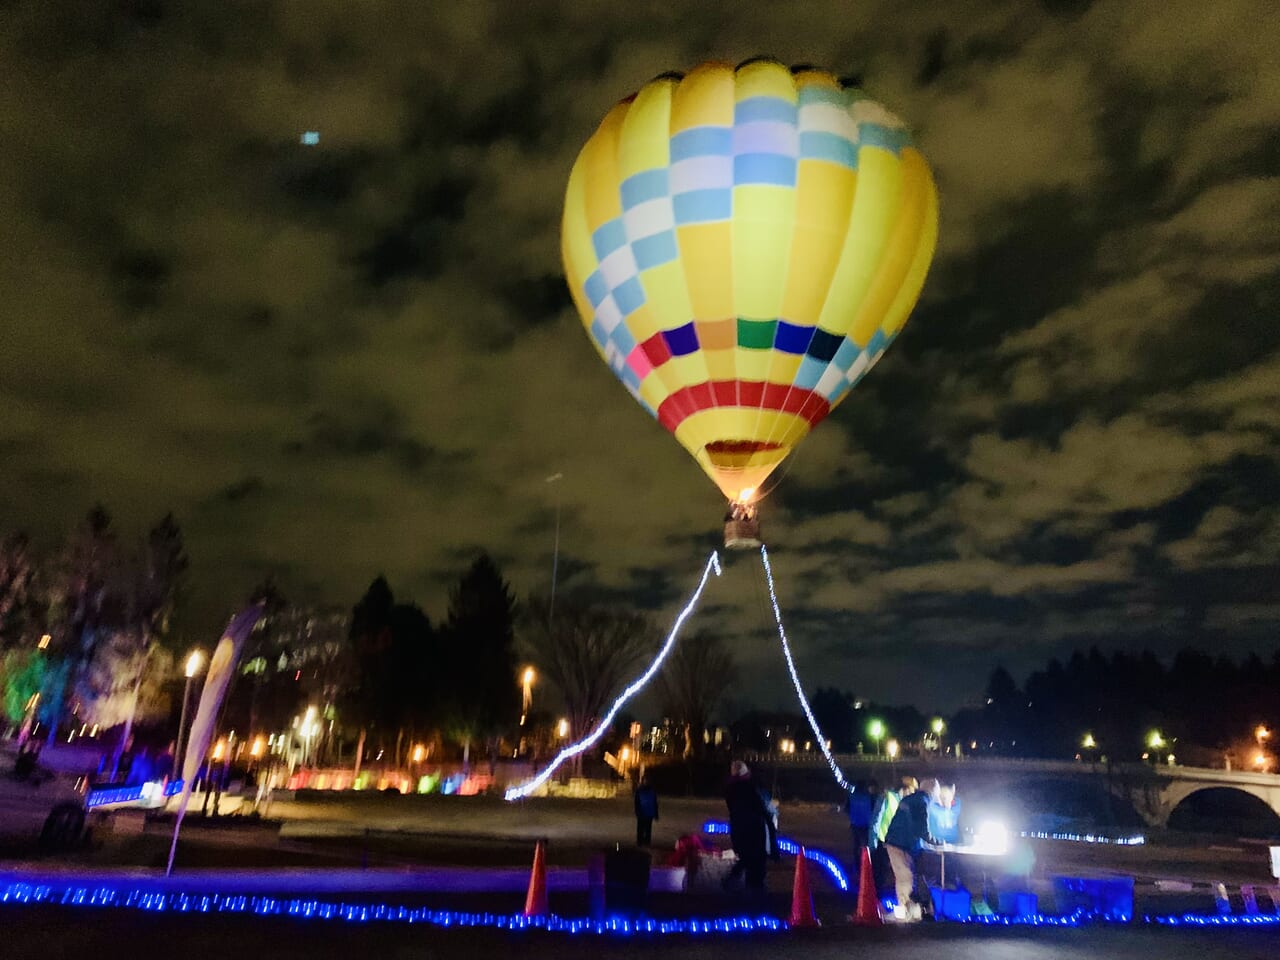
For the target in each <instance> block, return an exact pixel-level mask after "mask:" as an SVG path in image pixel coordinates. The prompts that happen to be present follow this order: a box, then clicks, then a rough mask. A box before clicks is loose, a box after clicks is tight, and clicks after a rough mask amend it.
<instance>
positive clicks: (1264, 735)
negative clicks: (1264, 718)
mask: <svg viewBox="0 0 1280 960" xmlns="http://www.w3.org/2000/svg"><path fill="white" fill-rule="evenodd" d="M1253 739H1255V740H1257V741H1258V746H1262V745H1263V744H1265V743H1266V742H1267V741H1268V740H1269V739H1271V731H1270V730H1268V729H1267V725H1266V724H1265V723H1260V724H1258V726H1257V727H1255V728H1254V731H1253Z"/></svg>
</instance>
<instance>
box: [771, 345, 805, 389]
mask: <svg viewBox="0 0 1280 960" xmlns="http://www.w3.org/2000/svg"><path fill="white" fill-rule="evenodd" d="M769 354H770V356H771V357H772V358H773V359H772V360H771V361H770V363H769V373H768V374H767V375H766V377H765V379H766V380H768V381H769V382H770V383H781V384H783V385H784V386H791V384H792V382H793V381H794V380H795V378H796V371H797V370H799V369H800V362H801V361H802V360H804V357H803V356H801V355H799V354H795V353H782V352H780V351H777V350H772V351H769Z"/></svg>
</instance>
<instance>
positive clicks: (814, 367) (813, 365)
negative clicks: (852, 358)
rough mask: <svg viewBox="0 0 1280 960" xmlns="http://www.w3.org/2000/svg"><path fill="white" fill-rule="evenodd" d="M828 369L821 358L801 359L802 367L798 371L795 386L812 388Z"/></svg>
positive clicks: (806, 388)
mask: <svg viewBox="0 0 1280 960" xmlns="http://www.w3.org/2000/svg"><path fill="white" fill-rule="evenodd" d="M826 371H827V365H826V364H825V363H823V362H822V361H821V360H815V359H814V358H813V357H805V358H804V359H803V360H801V361H800V369H799V370H797V371H796V378H795V381H794V383H795V386H797V387H801V388H803V389H805V390H812V389H814V388H815V387H817V385H818V381H819V380H821V379H822V375H823V374H824V373H826Z"/></svg>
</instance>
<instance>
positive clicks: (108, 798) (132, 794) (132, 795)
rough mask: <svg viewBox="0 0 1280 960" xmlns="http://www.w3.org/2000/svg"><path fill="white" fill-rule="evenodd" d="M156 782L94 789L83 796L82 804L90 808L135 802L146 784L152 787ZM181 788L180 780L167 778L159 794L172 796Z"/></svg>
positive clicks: (141, 794)
mask: <svg viewBox="0 0 1280 960" xmlns="http://www.w3.org/2000/svg"><path fill="white" fill-rule="evenodd" d="M157 784H158V781H151V782H150V783H139V784H137V785H135V786H130V787H106V788H104V789H102V790H94V791H92V792H91V793H90V794H89V796H88V797H86V798H85V801H84V805H85V807H86V808H87V809H90V810H92V809H93V808H94V807H105V806H108V805H109V804H113V803H135V802H137V801H138V800H141V799H142V798H143V796H144V795H145V794H146V793H147V787H148V786H150V787H152V788H154V787H155V786H156V785H157ZM181 790H182V781H181V780H169V781H167V782H166V783H165V785H164V789H163V790H162V791H161V796H165V797H173V796H176V795H177V794H178V793H179V792H180V791H181Z"/></svg>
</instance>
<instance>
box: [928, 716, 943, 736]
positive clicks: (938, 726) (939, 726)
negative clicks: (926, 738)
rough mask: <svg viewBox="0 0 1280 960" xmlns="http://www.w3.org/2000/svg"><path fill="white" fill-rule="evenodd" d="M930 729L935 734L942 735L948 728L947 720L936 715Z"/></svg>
mask: <svg viewBox="0 0 1280 960" xmlns="http://www.w3.org/2000/svg"><path fill="white" fill-rule="evenodd" d="M929 729H930V730H932V731H933V733H934V736H937V737H940V736H942V732H943V731H944V730H946V729H947V722H946V721H945V720H943V719H942V718H941V717H934V718H933V723H931V724H929Z"/></svg>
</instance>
